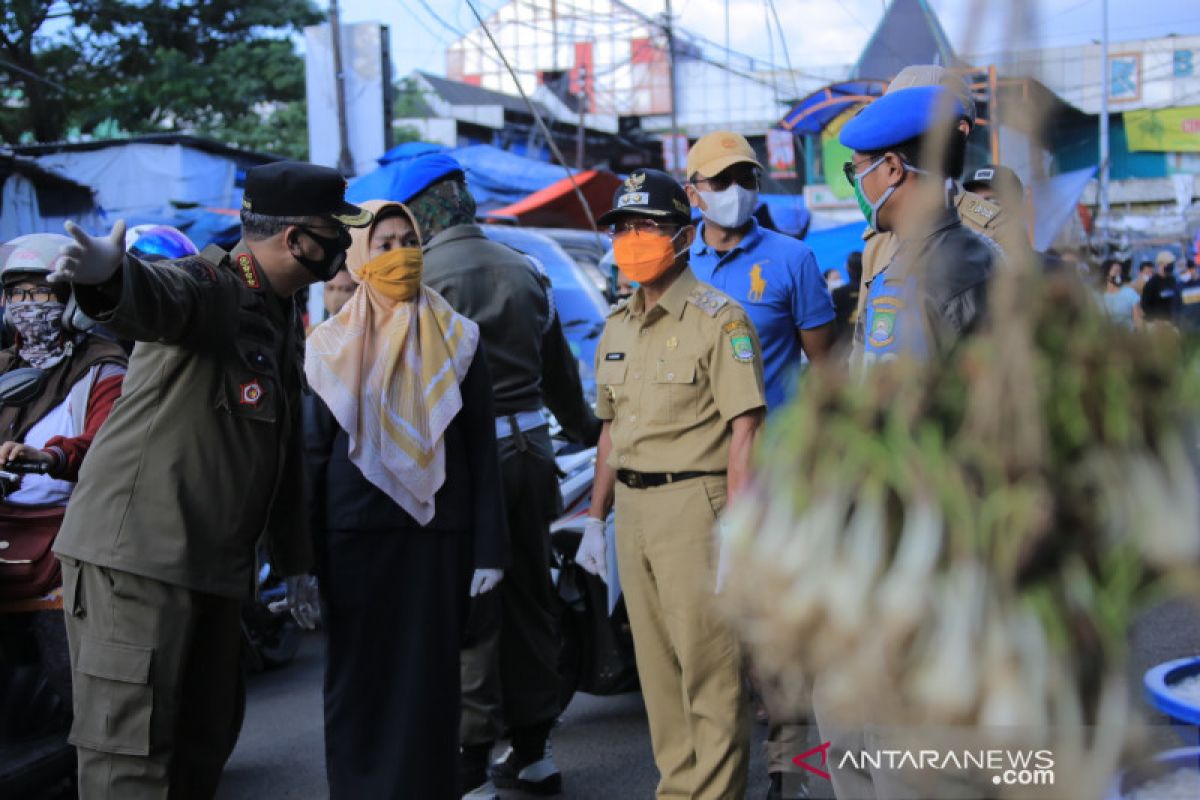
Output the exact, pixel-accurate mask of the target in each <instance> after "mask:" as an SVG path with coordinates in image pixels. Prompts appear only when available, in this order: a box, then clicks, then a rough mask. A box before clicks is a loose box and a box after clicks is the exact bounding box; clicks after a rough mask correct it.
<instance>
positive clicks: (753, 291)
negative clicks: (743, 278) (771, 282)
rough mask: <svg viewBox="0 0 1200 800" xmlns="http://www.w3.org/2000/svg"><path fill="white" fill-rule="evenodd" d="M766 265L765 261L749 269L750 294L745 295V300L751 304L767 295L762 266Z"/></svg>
mask: <svg viewBox="0 0 1200 800" xmlns="http://www.w3.org/2000/svg"><path fill="white" fill-rule="evenodd" d="M766 263H767V262H766V261H759V262H758V263H756V264H755V265H754V266H753V267H751V268H750V292H749V294H747V295H746V299H747V300H749V301H750V302H751V303H757V302H759V301H761V300H762V299H763V297H764V296H765V295H766V293H767V279H766V278H764V277H763V265H764V264H766Z"/></svg>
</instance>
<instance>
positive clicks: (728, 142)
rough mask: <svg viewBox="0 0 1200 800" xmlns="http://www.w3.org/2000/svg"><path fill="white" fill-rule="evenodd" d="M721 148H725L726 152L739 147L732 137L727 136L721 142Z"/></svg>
mask: <svg viewBox="0 0 1200 800" xmlns="http://www.w3.org/2000/svg"><path fill="white" fill-rule="evenodd" d="M721 147H724V148H725V149H726V150H732V149H733V148H735V147H737V142H735V141H734V140H733V137H732V136H726V137H725V138H724V139H722V140H721Z"/></svg>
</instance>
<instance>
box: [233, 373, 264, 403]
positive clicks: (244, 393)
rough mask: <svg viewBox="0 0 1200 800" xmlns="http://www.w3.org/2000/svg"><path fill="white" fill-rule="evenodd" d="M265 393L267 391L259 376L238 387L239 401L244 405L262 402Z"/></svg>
mask: <svg viewBox="0 0 1200 800" xmlns="http://www.w3.org/2000/svg"><path fill="white" fill-rule="evenodd" d="M264 395H266V392H265V391H263V387H262V384H261V383H259V381H258V379H257V378H255V379H254V380H252V381H250V382H249V383H243V384H242V385H241V386H240V387H238V403H240V404H241V405H244V406H251V407H256V406H257V405H258V404H259V403H261V402H262V399H263V396H264Z"/></svg>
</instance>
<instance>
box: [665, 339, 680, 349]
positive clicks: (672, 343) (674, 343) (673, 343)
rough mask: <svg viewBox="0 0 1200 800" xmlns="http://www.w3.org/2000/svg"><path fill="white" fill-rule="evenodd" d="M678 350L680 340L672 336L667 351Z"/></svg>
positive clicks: (668, 341)
mask: <svg viewBox="0 0 1200 800" xmlns="http://www.w3.org/2000/svg"><path fill="white" fill-rule="evenodd" d="M678 348H679V340H678V339H676V338H675V337H674V336H672V337H671V338H670V339H667V349H668V350H676V349H678Z"/></svg>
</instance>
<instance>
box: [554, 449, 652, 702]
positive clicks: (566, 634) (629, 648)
mask: <svg viewBox="0 0 1200 800" xmlns="http://www.w3.org/2000/svg"><path fill="white" fill-rule="evenodd" d="M552 432H553V430H552ZM555 455H556V460H557V461H558V469H559V472H560V474H561V476H562V477H561V480H560V482H559V490H560V492H561V493H562V498H563V508H564V509H565V511H564V513H563V515H562V516H561V517H559V518H558V519H557V520H556V521H555V522H554V523H553V524H552V525H551V526H550V553H551V560H552V564H551V567H550V575H551V578H552V579H553V581H554V587H555V589H556V590H557V593H558V597H559V600H560V601H561V603H562V606H561V608H560V620H561V626H562V637H563V642H562V651H561V653H560V656H559V679H560V684H559V685H560V695H559V700H560V703H561V707H562V708H563V709H564V710H565V709H566V707H567V705H568V704H570V702H571V699H572V698H573V697H574V696H575V692H577V691H580V692H586V693H588V694H594V695H614V694H621V693H622V692H632V691H636V690H637V688H638V678H637V664H636V662H635V660H634V655H633V634H632V633H631V631H630V628H629V616H628V614H627V613H626V611H625V601H624V598H623V597H622V596H621V594H620V584H619V576H618V575H617V570H616V569H615V563H614V564H613V565H612V567H611V568H610V569H609V579H610V581H611V582H612V584H611V585H610V584H606V583H605V582H604V581H602V580H600V579H599V578H597V577H596V576H595V575H592V574H591V573H589V572H587V571H586V570H584V569H583V568H582V567H580V566H578V565H577V564H576V563H575V551H576V550H578V549H579V541H580V539H581V538H582V537H583V528H584V523H585V521H586V519H587V512H588V506H589V504H590V501H591V496H592V484H593V483H594V481H595V477H596V449H595V448H587V449H579V448H578V447H577V446H573V445H571V444H570V443H568V442H566V441H565V440H563V439H561V438H556V439H555ZM613 526H614V522H613V515H612V514H609V517H608V531H609V535H608V540H609V544H610V547H609V550H610V553H611V552H613V546H612V545H613V543H614V541H615V540H614V538H613V531H614V527H613ZM611 561H612V559H610V562H611Z"/></svg>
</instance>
